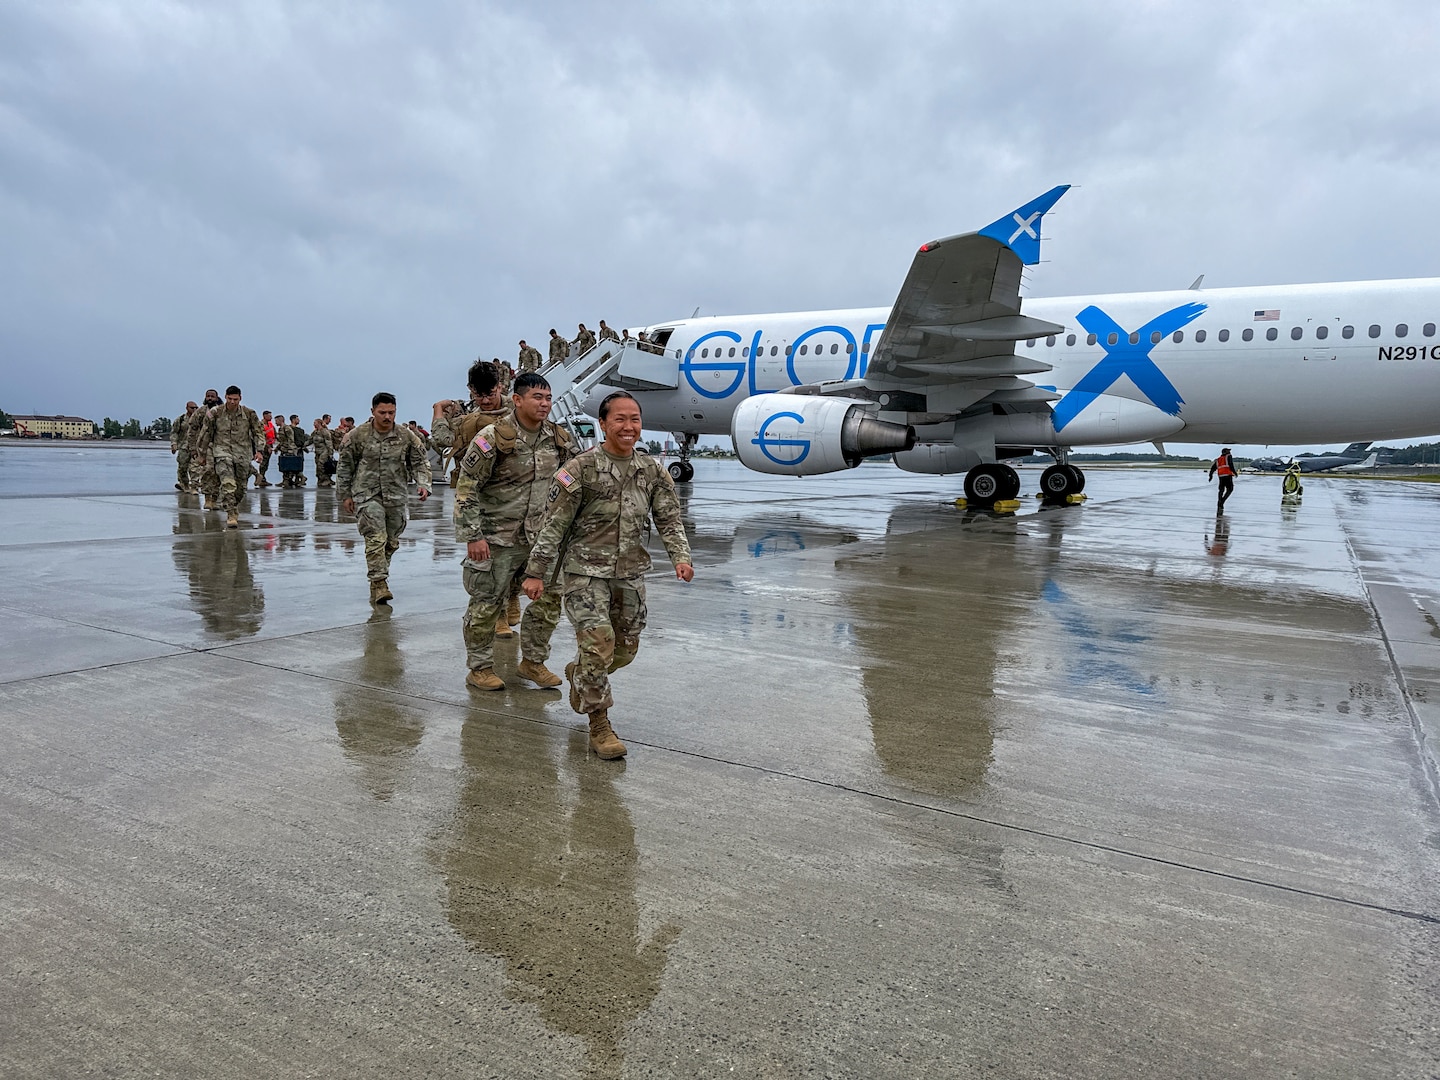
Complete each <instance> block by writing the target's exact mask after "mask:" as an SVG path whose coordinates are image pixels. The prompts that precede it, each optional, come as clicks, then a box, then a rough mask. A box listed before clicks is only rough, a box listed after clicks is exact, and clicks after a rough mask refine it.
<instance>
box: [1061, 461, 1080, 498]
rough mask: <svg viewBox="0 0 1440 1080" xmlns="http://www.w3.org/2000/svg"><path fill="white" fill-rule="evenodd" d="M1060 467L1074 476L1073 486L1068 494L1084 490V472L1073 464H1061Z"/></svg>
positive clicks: (1076, 493) (1077, 493) (1075, 493)
mask: <svg viewBox="0 0 1440 1080" xmlns="http://www.w3.org/2000/svg"><path fill="white" fill-rule="evenodd" d="M1061 468H1062V469H1066V470H1068V471H1069V473H1070V475H1071V476H1073V477H1074V478H1075V486H1074V488H1072V489H1071V491H1070V494H1072V495H1079V494H1080V492H1082V491H1084V490H1085V474H1084V473H1083V472H1081V471H1080V470H1079V469H1077V468H1076V467H1075V466H1074V465H1062V466H1061Z"/></svg>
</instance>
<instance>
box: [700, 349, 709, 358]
mask: <svg viewBox="0 0 1440 1080" xmlns="http://www.w3.org/2000/svg"><path fill="white" fill-rule="evenodd" d="M700 355H701V356H709V355H710V350H709V349H708V348H706V349H701V350H700Z"/></svg>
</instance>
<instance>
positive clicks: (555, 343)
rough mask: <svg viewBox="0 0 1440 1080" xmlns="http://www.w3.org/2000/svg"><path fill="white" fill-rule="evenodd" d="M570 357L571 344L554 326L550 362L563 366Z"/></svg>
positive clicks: (551, 335) (551, 336) (551, 337)
mask: <svg viewBox="0 0 1440 1080" xmlns="http://www.w3.org/2000/svg"><path fill="white" fill-rule="evenodd" d="M569 357H570V342H568V341H566V340H565V339H564V338H563V337H561V336H560V335H559V334H558V333H556V331H555V328H554V327H553V326H552V327H551V328H550V362H551V363H552V364H563V363H564V362H565V361H566V360H568V359H569Z"/></svg>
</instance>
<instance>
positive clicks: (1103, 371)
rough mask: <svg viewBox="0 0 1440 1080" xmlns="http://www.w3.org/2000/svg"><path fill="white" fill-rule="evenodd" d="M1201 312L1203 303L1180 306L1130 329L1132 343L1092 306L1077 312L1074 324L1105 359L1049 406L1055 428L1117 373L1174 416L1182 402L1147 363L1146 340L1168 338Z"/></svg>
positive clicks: (1072, 416)
mask: <svg viewBox="0 0 1440 1080" xmlns="http://www.w3.org/2000/svg"><path fill="white" fill-rule="evenodd" d="M1204 313H1205V305H1204V304H1181V305H1180V306H1179V307H1177V308H1171V309H1170V310H1169V311H1167V312H1164V313H1163V314H1160V315H1157V316H1155V318H1153V319H1151V320H1150V321H1149V322H1147V323H1146V324H1145V325H1144V326H1142V327H1140V329H1139V330H1137V331H1135V333H1134V335H1133V337H1134V339H1135V340H1134V341H1133V342H1132V341H1131V337H1132V335H1131V334H1130V333H1129V332H1128V331H1126V330H1125V329H1124V328H1123V327H1121V326H1120V324H1119V323H1117V322H1116V321H1115V320H1114V319H1112V318H1110V316H1109V315H1106V314H1105V312H1103V311H1101V310H1100V309H1099V308H1098V307H1096V306H1095V305H1094V304H1091V305H1090V306H1089V307H1087V308H1086V309H1085V310H1084V311H1082V312H1080V314H1079V315H1077V316H1075V318H1076V320H1077V321H1078V322H1079V323H1080V325H1081V326H1083V327H1084V328H1085V329H1086V330H1087V331H1089V332H1090V333H1092V334H1094V335H1095V340H1096V341H1098V342H1099V343H1100V344H1101V345H1102V346H1103V347H1104V349H1105V358H1104V359H1103V360H1101V361H1100V362H1099V363H1098V364H1096V365H1095V366H1094V367H1093V368H1091V369H1090V370H1089V371H1087V372H1086V373H1085V375H1084V376H1083V377H1082V378H1081V380H1080V381H1079V382H1078V383H1076V384H1075V388H1074V389H1073V390H1071V391H1070V392H1069V393H1068V394H1066V395H1065V396H1064V397H1063V398H1061V399H1060V400H1059V401H1057V402H1056V403H1055V408H1054V419H1055V430H1056V431H1061V430H1063V429H1064V427H1065V425H1066V424H1068V423H1070V421H1071V420H1074V419H1075V417H1077V416H1079V415H1080V414H1081V413H1082V412H1084V411H1085V407H1086V406H1087V405H1089V404H1090V403H1091V402H1092V401H1094V400H1095V399H1096V398H1097V397H1099V396H1100V395H1101V394H1103V393H1104V392H1105V391H1106V390H1108V389H1110V387H1111V386H1112V385H1113V384H1114V382H1115V380H1116V379H1118V378H1120V376H1122V375H1128V376H1130V381H1131V382H1132V383H1134V384H1135V386H1136V388H1137V389H1138V390H1139V391H1140V392H1141V393H1142V394H1144V395H1145V396H1146V397H1147V398H1149V399H1150V401H1151V403H1152V404H1153V405H1154V406H1155V407H1156V408H1157V409H1160V410H1162V411H1164V412H1167V413H1169V414H1170V415H1171V416H1179V415H1180V406H1181V405H1183V404H1185V401H1184V399H1183V398H1181V397H1180V391H1178V390H1176V389H1175V384H1174V383H1172V382H1171V381H1170V380H1169V379H1167V378H1166V377H1165V373H1164V372H1163V371H1161V370H1160V369H1159V368H1158V367H1156V366H1155V361H1154V360H1151V359H1150V350H1151V349H1152V348H1153V347H1154V346H1155V344H1156V342H1155V341H1152V340H1151V337H1152V336H1153V335H1154V334H1155V333H1157V332H1158V333H1159V334H1160V337H1161V338H1165V337H1168V336H1169V335H1170V334H1173V333H1174V332H1175V331H1176V330H1179V329H1180V328H1181V327H1182V326H1185V325H1186V324H1187V323H1190V322H1191V321H1193V320H1195V319H1198V318H1199V317H1200V316H1201V315H1203V314H1204ZM1112 334H1113V335H1114V336H1115V343H1114V344H1113V345H1112V344H1111V343H1110V336H1111V335H1112ZM1157 340H1158V339H1157Z"/></svg>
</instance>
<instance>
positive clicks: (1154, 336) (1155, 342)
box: [1131, 330, 1160, 345]
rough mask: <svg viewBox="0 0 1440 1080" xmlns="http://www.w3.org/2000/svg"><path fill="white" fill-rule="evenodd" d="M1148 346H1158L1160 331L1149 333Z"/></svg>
mask: <svg viewBox="0 0 1440 1080" xmlns="http://www.w3.org/2000/svg"><path fill="white" fill-rule="evenodd" d="M1131 336H1132V337H1133V336H1134V335H1131ZM1150 344H1151V345H1159V344H1160V331H1159V330H1152V331H1150Z"/></svg>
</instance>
